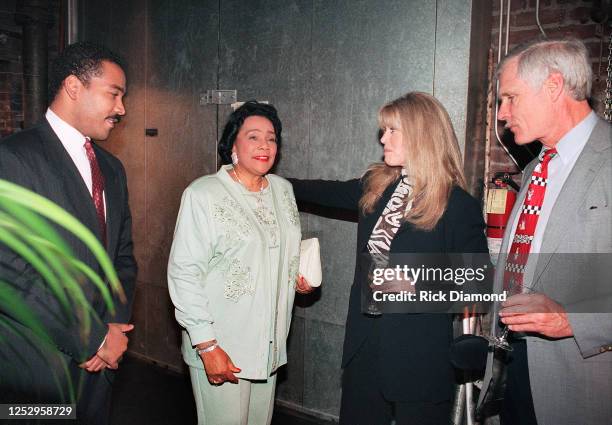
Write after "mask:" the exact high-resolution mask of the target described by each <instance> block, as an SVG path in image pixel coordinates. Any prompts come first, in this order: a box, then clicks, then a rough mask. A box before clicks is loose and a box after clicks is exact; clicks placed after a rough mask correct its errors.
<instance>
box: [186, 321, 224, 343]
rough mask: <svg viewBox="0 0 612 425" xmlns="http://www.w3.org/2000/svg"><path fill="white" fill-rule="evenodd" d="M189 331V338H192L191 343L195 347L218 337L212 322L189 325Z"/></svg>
mask: <svg viewBox="0 0 612 425" xmlns="http://www.w3.org/2000/svg"><path fill="white" fill-rule="evenodd" d="M187 333H188V334H189V339H191V345H192V346H193V347H195V346H196V345H198V344H200V343H202V342H207V341H210V340H213V339H217V338H216V337H215V330H214V329H213V326H212V323H206V324H202V325H198V326H192V327H189V328H187Z"/></svg>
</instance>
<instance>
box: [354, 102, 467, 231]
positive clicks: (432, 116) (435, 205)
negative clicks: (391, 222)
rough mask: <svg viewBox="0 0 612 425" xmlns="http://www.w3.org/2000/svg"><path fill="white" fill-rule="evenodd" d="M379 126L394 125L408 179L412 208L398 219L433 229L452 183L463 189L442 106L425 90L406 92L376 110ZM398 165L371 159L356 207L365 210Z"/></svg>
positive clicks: (458, 160)
mask: <svg viewBox="0 0 612 425" xmlns="http://www.w3.org/2000/svg"><path fill="white" fill-rule="evenodd" d="M378 121H379V125H380V127H381V128H385V127H394V128H399V129H400V130H401V134H402V141H403V144H404V148H405V152H406V158H405V162H404V168H405V169H406V172H407V174H408V179H409V181H410V183H411V184H412V191H411V193H410V200H412V208H411V209H410V211H408V212H407V213H406V215H405V216H404V219H405V220H406V221H408V222H410V223H412V224H413V225H414V226H415V227H417V228H418V229H422V230H431V229H433V228H434V227H435V226H436V224H437V223H438V221H439V220H440V218H441V217H442V214H444V211H445V209H446V205H447V203H448V198H449V196H450V193H451V190H452V188H453V186H459V187H461V188H463V189H465V186H466V185H465V177H464V176H463V166H462V160H461V153H460V151H459V145H458V143H457V137H456V136H455V131H454V130H453V125H452V123H451V121H450V117H449V116H448V113H447V112H446V109H444V106H442V104H441V103H440V102H439V101H438V100H437V99H436V98H434V97H433V96H430V95H428V94H427V93H421V92H410V93H408V94H406V95H404V96H402V97H400V98H398V99H396V100H394V101H392V102H389V103H387V104H386V105H384V106H383V107H382V108H381V109H380V112H379V113H378ZM401 170H402V167H390V166H388V165H386V164H385V163H377V164H373V165H371V166H370V167H369V168H368V172H367V173H366V175H365V177H364V179H365V181H364V192H363V196H362V197H361V199H360V201H359V206H360V207H361V209H362V211H363V212H364V213H371V212H372V211H373V210H374V208H375V206H376V204H377V202H378V201H379V199H380V197H381V196H382V194H383V192H384V191H385V189H386V188H387V187H388V186H389V185H391V184H392V183H393V182H395V181H396V180H397V179H398V178H399V176H400V174H401Z"/></svg>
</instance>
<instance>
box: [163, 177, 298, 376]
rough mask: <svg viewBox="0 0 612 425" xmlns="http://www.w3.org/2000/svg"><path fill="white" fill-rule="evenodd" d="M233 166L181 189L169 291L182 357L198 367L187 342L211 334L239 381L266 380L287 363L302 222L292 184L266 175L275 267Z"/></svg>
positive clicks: (191, 343) (194, 341)
mask: <svg viewBox="0 0 612 425" xmlns="http://www.w3.org/2000/svg"><path fill="white" fill-rule="evenodd" d="M229 169H231V166H223V167H222V168H221V169H220V170H219V172H217V173H216V174H214V175H208V176H204V177H200V178H199V179H197V180H195V181H194V182H193V183H191V184H190V185H189V187H187V189H185V192H184V193H183V198H182V200H181V208H180V211H179V215H178V220H177V223H176V229H175V232H174V241H173V243H172V249H171V251H170V259H169V262H168V289H169V291H170V297H171V298H172V301H173V303H174V306H175V315H176V320H177V321H178V323H179V324H180V325H181V326H182V327H183V328H184V330H183V344H182V354H183V359H184V360H185V362H186V363H187V364H188V365H189V366H191V367H197V368H201V369H202V368H203V365H202V361H201V360H200V358H199V356H198V355H197V354H196V352H195V350H194V348H193V346H195V345H196V344H199V343H201V342H205V341H209V340H212V339H216V340H217V341H218V343H219V345H220V346H221V347H222V348H223V349H224V350H225V351H226V352H227V354H228V355H229V356H230V358H231V359H232V361H233V362H234V364H235V365H236V366H237V367H239V368H241V369H242V371H241V372H240V373H239V374H236V375H237V376H238V377H239V378H244V379H266V378H268V376H270V374H271V373H272V372H274V371H275V370H276V369H277V368H278V367H279V366H281V365H283V364H285V363H286V362H287V351H286V340H287V335H288V333H289V325H290V323H291V312H292V309H293V300H294V296H295V284H296V277H297V274H298V268H299V255H300V254H299V252H300V240H301V231H300V219H299V214H298V210H297V206H296V204H295V198H294V196H293V188H292V186H291V184H290V183H289V182H287V181H286V180H285V179H283V178H281V177H279V176H276V175H273V174H268V175H267V178H268V182H269V183H270V189H271V191H272V196H273V199H274V209H275V215H276V220H277V223H278V227H279V238H278V240H279V242H278V243H279V244H280V248H279V249H280V253H279V261H278V264H271V258H270V257H271V256H270V255H269V248H268V243H267V238H266V237H265V232H266V229H265V228H264V227H263V226H262V225H261V224H260V223H259V222H258V220H257V218H256V216H255V214H254V212H253V210H252V209H251V208H250V206H249V205H248V204H247V202H246V201H245V199H244V195H243V192H242V191H243V190H244V189H243V188H242V187H241V186H240V185H239V183H236V182H235V181H234V180H232V178H231V177H230V176H229V174H228V173H227V171H228V170H229Z"/></svg>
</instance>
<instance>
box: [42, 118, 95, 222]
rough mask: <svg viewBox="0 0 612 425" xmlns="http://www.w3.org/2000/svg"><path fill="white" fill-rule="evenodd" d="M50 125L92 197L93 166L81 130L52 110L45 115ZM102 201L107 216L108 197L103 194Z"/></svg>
mask: <svg viewBox="0 0 612 425" xmlns="http://www.w3.org/2000/svg"><path fill="white" fill-rule="evenodd" d="M45 117H46V118H47V121H49V125H51V128H52V129H53V131H54V132H55V134H56V135H57V137H58V138H59V139H60V142H62V145H63V146H64V149H66V152H68V155H69V156H70V158H71V159H72V162H74V165H75V166H76V167H77V170H79V174H81V177H82V178H83V181H84V182H85V186H87V189H88V190H89V194H90V195H92V186H93V183H92V178H91V166H90V165H89V159H88V158H87V152H86V151H85V140H86V138H85V136H83V135H82V134H81V132H80V131H79V130H77V129H76V128H74V127H73V126H71V125H70V124H68V123H67V122H66V121H64V120H63V119H61V118H60V117H58V116H57V114H55V112H53V111H52V110H51V108H48V109H47V113H46V114H45ZM102 199H103V200H104V214H105V215H106V196H105V193H104V192H103V193H102Z"/></svg>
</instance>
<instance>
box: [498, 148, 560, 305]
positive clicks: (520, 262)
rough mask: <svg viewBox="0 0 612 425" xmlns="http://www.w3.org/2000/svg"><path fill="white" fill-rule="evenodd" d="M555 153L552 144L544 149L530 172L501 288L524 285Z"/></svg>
mask: <svg viewBox="0 0 612 425" xmlns="http://www.w3.org/2000/svg"><path fill="white" fill-rule="evenodd" d="M556 154H557V150H556V149H554V148H553V149H549V150H546V151H543V152H542V154H541V155H540V162H539V164H538V165H536V167H535V168H534V170H533V173H532V174H531V181H530V182H529V187H528V188H527V194H526V195H525V201H524V202H523V206H522V208H521V215H520V217H519V220H518V224H517V225H516V231H515V232H514V239H513V240H512V246H511V247H510V252H509V253H508V261H506V267H505V268H504V289H505V290H509V291H512V293H520V292H522V289H523V276H524V273H525V265H526V264H527V259H528V257H529V252H530V251H531V243H532V242H533V235H535V229H536V226H537V224H538V218H539V217H540V213H541V212H542V204H543V202H544V194H545V193H546V186H547V185H548V163H549V162H550V160H551V159H552V158H554V156H555V155H556Z"/></svg>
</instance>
